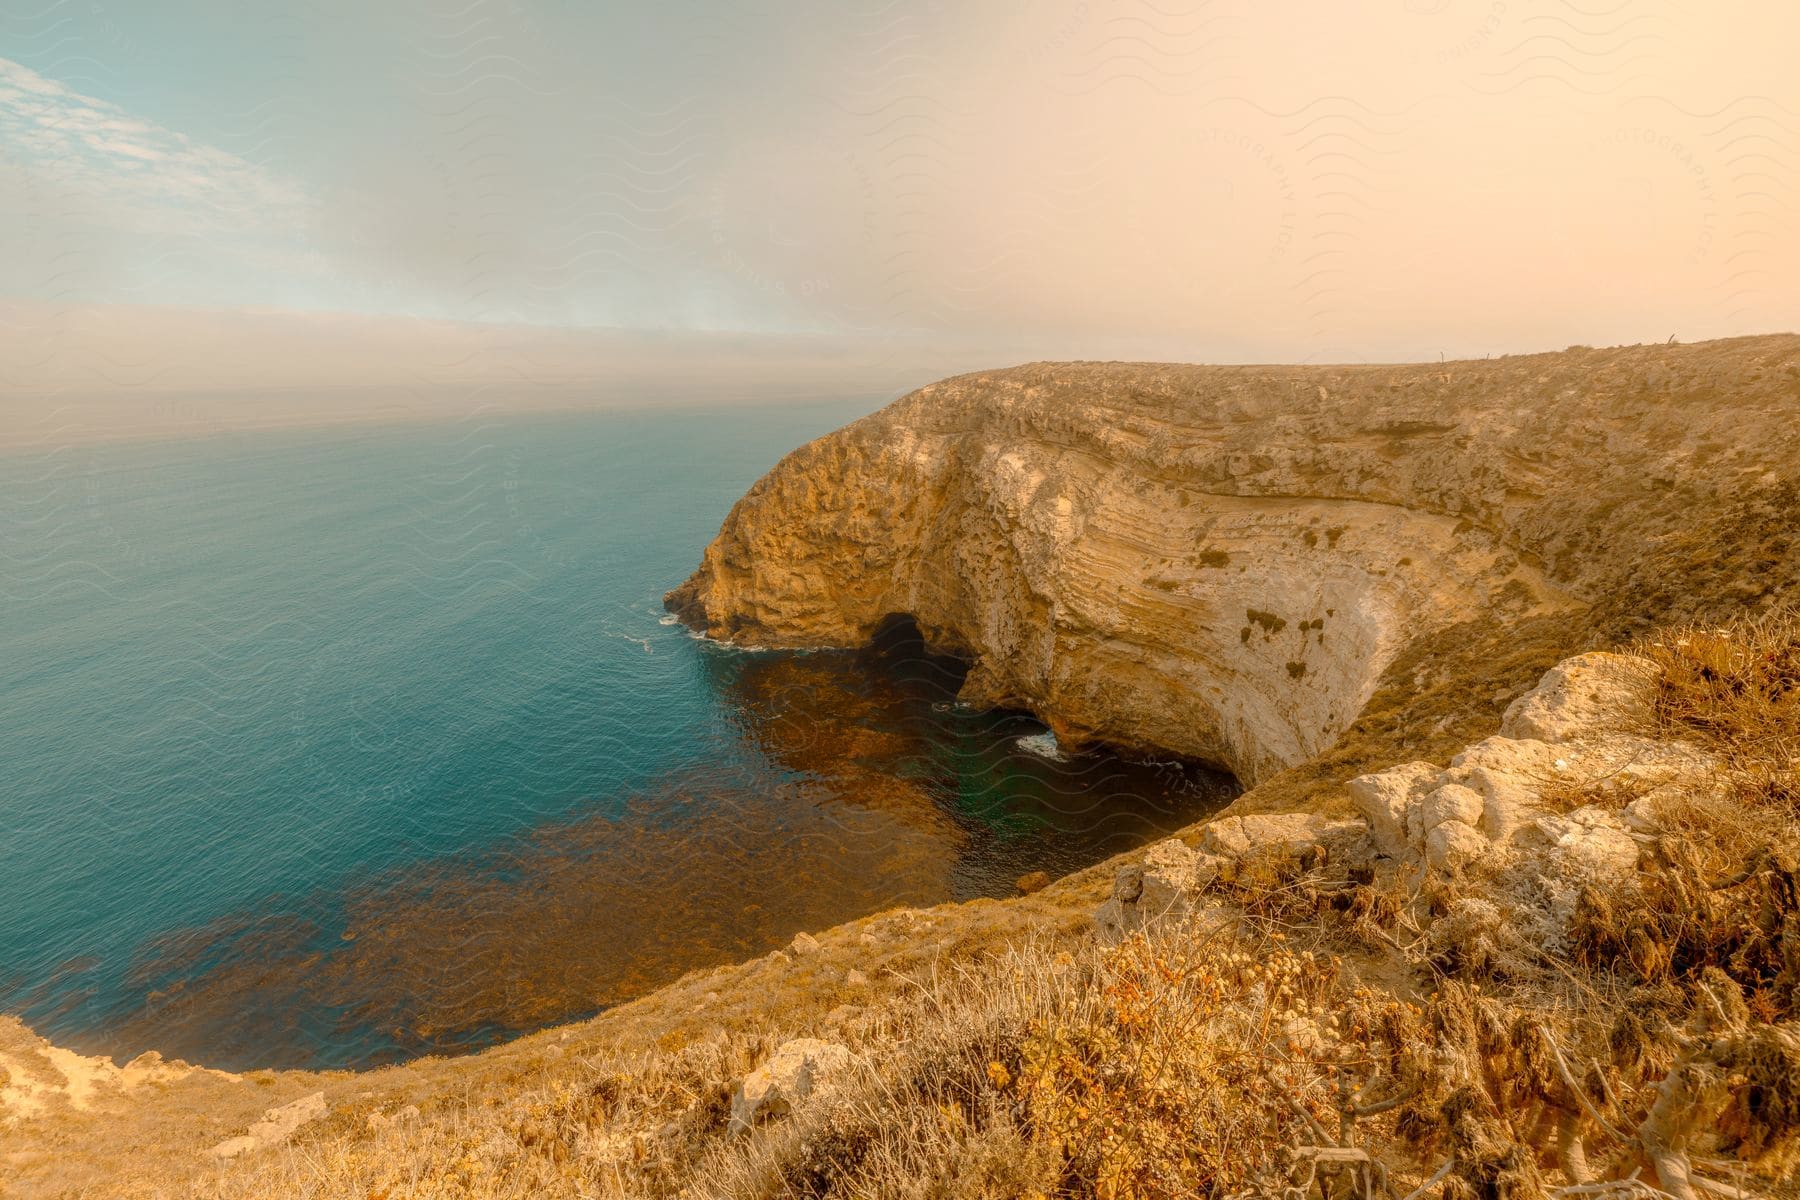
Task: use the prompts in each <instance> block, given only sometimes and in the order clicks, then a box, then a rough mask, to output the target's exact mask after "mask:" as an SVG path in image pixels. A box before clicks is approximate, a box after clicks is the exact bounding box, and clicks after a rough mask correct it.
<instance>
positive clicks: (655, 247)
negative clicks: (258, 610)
mask: <svg viewBox="0 0 1800 1200" xmlns="http://www.w3.org/2000/svg"><path fill="white" fill-rule="evenodd" d="M3 7H4V9H5V10H6V11H5V12H4V13H0V299H4V300H9V301H12V302H14V303H13V304H12V305H11V306H10V307H9V308H8V309H7V310H6V311H7V312H8V313H10V316H9V317H8V318H7V323H6V324H5V325H4V326H0V328H3V329H5V330H7V332H6V334H5V336H6V337H7V338H8V340H10V341H12V342H13V348H12V351H11V352H10V353H8V354H7V355H5V356H4V357H0V374H4V373H5V372H7V371H11V372H12V373H13V376H14V378H13V382H14V383H15V384H17V383H18V382H19V381H20V380H22V379H23V380H26V381H27V382H29V381H30V380H32V379H37V378H38V377H39V376H40V375H41V376H43V377H44V378H46V379H47V378H50V377H51V375H54V373H55V370H58V369H61V370H65V373H66V370H67V369H73V368H72V367H71V364H74V363H78V362H80V361H81V349H82V345H83V343H82V342H81V339H80V337H79V336H77V334H76V333H73V332H71V330H72V329H74V327H75V326H74V324H72V322H73V321H74V320H75V319H74V318H72V317H71V316H70V314H71V313H82V314H87V315H84V316H83V317H82V318H81V319H82V320H88V321H89V323H90V324H91V320H90V317H91V310H92V309H93V307H94V306H142V305H153V306H164V307H173V308H178V309H182V310H194V309H202V310H205V309H240V308H257V309H292V310H303V311H310V312H326V313H344V314H366V315H369V316H398V317H415V318H417V317H424V318H435V319H443V320H450V321H457V322H479V323H526V324H538V325H553V326H613V327H624V328H630V329H650V330H659V331H736V332H754V333H763V332H768V333H780V334H808V335H821V334H822V335H829V336H831V337H841V338H845V339H850V340H854V341H858V342H865V343H866V342H869V341H871V340H872V341H874V342H877V343H881V344H886V345H895V346H900V347H902V348H904V349H903V353H904V354H912V353H914V351H915V350H916V348H918V347H921V346H928V345H931V346H935V345H949V346H952V347H954V352H953V353H951V354H950V355H949V357H951V358H954V357H956V356H957V355H961V356H963V357H967V356H969V355H971V354H973V355H975V356H976V357H980V356H981V355H982V354H983V353H986V354H988V355H989V356H990V357H991V360H992V361H994V362H1005V361H1011V360H1016V359H1018V358H1021V357H1031V356H1054V357H1112V356H1116V355H1119V354H1131V353H1142V354H1154V355H1156V356H1159V357H1179V358H1192V359H1213V360H1239V361H1242V360H1271V359H1274V360H1292V361H1321V360H1343V361H1366V360H1373V359H1393V358H1424V357H1429V358H1436V357H1437V356H1438V355H1439V354H1440V353H1446V354H1449V355H1450V356H1452V357H1454V356H1457V355H1469V354H1473V355H1480V354H1484V353H1490V352H1501V351H1512V350H1533V349H1546V348H1560V347H1562V346H1564V345H1567V344H1570V343H1574V342H1585V343H1593V344H1607V343H1615V342H1635V341H1648V340H1655V341H1661V340H1663V339H1665V338H1667V337H1669V336H1670V335H1675V336H1677V337H1678V338H1681V339H1682V340H1696V339H1699V338H1703V337H1712V336H1720V335H1726V334H1736V333H1752V332H1766V331H1770V330H1774V329H1791V328H1794V327H1795V326H1796V325H1797V324H1800V320H1797V319H1796V317H1797V314H1800V71H1797V70H1796V69H1795V62H1794V55H1795V50H1796V47H1800V5H1794V4H1792V3H1788V2H1786V0H1760V2H1755V3H1749V2H1744V0H1736V2H1733V0H1725V2H1722V3H1707V4H1700V3H1694V2H1692V0H1687V2H1685V3H1675V2H1673V0H1583V3H1582V4H1580V5H1577V4H1573V3H1562V2H1557V0H1537V2H1530V0H1360V2H1355V3H1346V2H1344V0H1306V2H1291V0H1290V2H1282V0H1218V2H1213V3H1193V2H1191V0H1030V2H1025V0H955V2H951V0H867V2H859V0H830V2H823V0H822V2H816V3H815V2H805V0H789V2H781V3H775V2H760V3H759V2H739V3H726V2H724V0H688V2H685V3H684V2H681V0H639V2H634V3H630V4H624V3H604V2H601V3H575V2H574V0H566V2H562V3H546V2H537V3H533V2H531V0H442V2H438V3H420V2H413V0H391V2H387V0H341V2H340V0H309V2H308V3H306V4H304V5H280V4H263V3H257V4H241V3H196V2H192V0H189V2H179V0H176V2H169V0H163V2H159V3H155V4H149V3H144V2H143V0H80V2H79V3H76V2H72V0H62V2H58V0H13V2H11V3H4V4H3ZM108 311H110V309H109V310H108ZM114 319H118V318H114ZM195 319H196V320H210V319H212V318H210V317H196V318H195ZM127 320H128V318H127ZM86 327H87V326H82V328H86ZM26 342H30V343H33V345H34V346H35V347H48V349H42V351H41V352H39V350H38V349H33V350H29V351H22V350H21V345H22V344H23V343H26ZM34 371H35V372H38V375H33V374H32V372H34ZM46 372H49V374H45V373H46ZM177 374H178V373H177ZM4 383H5V380H3V379H0V386H4Z"/></svg>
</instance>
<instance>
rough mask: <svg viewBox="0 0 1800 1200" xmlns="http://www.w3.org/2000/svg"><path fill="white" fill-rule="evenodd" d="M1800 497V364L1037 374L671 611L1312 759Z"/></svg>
mask: <svg viewBox="0 0 1800 1200" xmlns="http://www.w3.org/2000/svg"><path fill="white" fill-rule="evenodd" d="M1797 473H1800V338H1797V337H1793V336H1776V337H1766V338H1748V339H1736V340H1733V341H1727V342H1713V343H1704V344H1700V345H1694V346H1651V347H1633V348H1626V349H1619V350H1606V351H1593V350H1580V349H1578V350H1571V351H1565V352H1563V353H1560V354H1548V355H1534V356H1524V357H1509V358H1503V359H1495V360H1482V361H1479V362H1456V363H1444V364H1430V365H1412V366H1354V367H1200V366H1171V365H1155V364H1117V363H1071V364H1032V365H1029V366H1023V367H1017V368H1013V369H1010V370H1004V371H994V372H988V373H983V374H976V375H966V376H961V377H958V378H955V379H949V380H945V381H943V382H941V383H936V384H933V385H931V386H929V387H926V388H923V389H921V390H919V391H917V392H915V393H913V394H911V395H909V396H907V397H905V398H903V399H901V400H899V401H897V402H895V403H894V404H892V405H890V406H889V407H887V408H886V409H883V410H882V411H881V412H878V413H876V414H874V415H872V416H870V417H867V418H865V419H863V420H861V421H858V422H856V423H855V424H852V425H850V426H848V427H846V428H844V429H842V430H839V431H838V432H836V433H833V434H831V435H829V436H827V437H824V438H821V439H819V440H818V441H816V442H813V443H812V444H810V445H807V446H804V447H802V448H801V449H799V450H797V451H795V452H794V453H792V454H790V455H789V456H788V457H787V458H786V459H784V460H783V461H782V462H781V463H780V464H779V465H777V466H776V468H775V469H774V470H772V471H771V472H770V473H769V474H768V475H767V476H765V477H764V478H763V479H762V480H760V481H759V482H758V483H757V484H756V485H755V486H754V487H752V488H751V490H750V491H749V493H748V494H747V495H745V496H744V498H743V499H742V500H740V501H739V502H738V504H737V505H736V507H734V508H733V509H732V511H731V514H730V515H729V517H728V518H727V519H726V521H725V524H724V527H723V529H722V530H721V531H720V533H719V536H718V537H717V539H715V540H714V542H713V543H712V544H711V545H710V546H709V547H708V548H707V550H706V553H705V557H704V560H703V561H702V563H701V565H700V568H699V569H698V570H697V571H696V572H695V573H694V575H693V576H692V577H691V578H690V579H689V580H688V581H687V582H686V583H684V584H683V585H682V586H681V587H679V588H677V589H676V590H674V591H673V592H671V593H670V594H669V596H668V598H667V602H668V605H669V607H670V609H671V610H672V611H674V612H676V613H678V614H679V615H680V616H681V617H682V618H683V619H684V620H686V621H687V622H688V623H689V624H691V625H692V626H694V627H696V628H698V629H700V630H703V631H704V632H706V633H707V634H709V635H711V636H714V637H718V638H722V639H726V640H730V641H734V642H739V643H743V644H753V645H763V646H853V645H858V644H861V643H863V642H865V641H866V640H867V639H868V638H869V637H870V636H871V635H872V634H873V633H874V632H875V631H876V630H877V629H878V628H879V627H880V626H881V624H882V623H883V621H884V620H886V619H888V618H889V617H891V616H893V615H895V614H906V615H909V616H911V617H912V618H914V619H915V620H916V621H917V622H918V624H919V627H920V628H921V629H922V630H923V632H924V633H925V635H926V638H927V640H928V641H929V642H931V643H932V644H933V645H934V646H935V647H937V648H940V649H945V650H950V651H954V652H957V653H961V654H963V655H966V656H967V657H969V658H970V659H971V660H972V661H973V664H974V665H973V670H972V671H971V673H970V676H969V679H968V682H967V684H966V686H965V697H966V698H967V699H970V700H972V701H974V702H978V703H990V704H1004V705H1012V706H1019V707H1024V708H1028V709H1030V710H1033V711H1035V712H1037V713H1038V714H1039V715H1040V716H1042V717H1043V718H1044V719H1046V720H1047V721H1048V722H1049V723H1050V724H1051V725H1052V726H1053V727H1054V728H1056V729H1057V731H1058V733H1059V736H1063V737H1065V738H1069V739H1074V740H1081V739H1103V740H1106V741H1109V742H1113V743H1117V744H1121V745H1125V746H1137V747H1155V748H1160V749H1166V750H1172V751H1175V752H1178V753H1181V754H1186V755H1191V756H1194V757H1198V758H1204V759H1208V760H1211V761H1214V762H1218V763H1222V764H1224V765H1226V766H1228V767H1230V768H1231V769H1232V770H1234V771H1236V772H1237V773H1238V775H1239V776H1240V778H1242V779H1244V780H1245V781H1246V782H1247V783H1253V782H1255V781H1257V780H1259V779H1261V778H1264V777H1266V776H1267V775H1269V774H1270V773H1272V772H1274V771H1275V770H1278V769H1280V768H1281V767H1283V766H1286V765H1290V764H1293V763H1296V762H1299V761H1302V760H1304V759H1307V758H1309V757H1311V756H1312V755H1314V754H1316V753H1318V752H1319V751H1320V750H1321V749H1323V748H1324V747H1325V746H1327V745H1329V744H1330V743H1331V742H1332V741H1333V740H1334V739H1335V738H1336V737H1337V735H1338V734H1339V733H1340V732H1341V731H1342V730H1343V729H1344V728H1345V727H1346V726H1347V725H1348V724H1349V723H1350V722H1351V721H1352V720H1353V719H1354V718H1355V717H1356V715H1357V713H1358V712H1359V710H1360V709H1361V708H1362V706H1363V705H1364V704H1365V702H1366V701H1367V700H1368V698H1369V696H1370V695H1371V693H1372V692H1373V690H1374V688H1375V687H1376V684H1377V681H1378V680H1379V679H1380V678H1381V676H1382V673H1383V671H1384V670H1385V669H1386V668H1387V667H1388V666H1389V664H1390V663H1392V662H1393V660H1394V659H1395V657H1396V655H1398V654H1400V653H1401V652H1402V651H1403V650H1404V649H1405V648H1406V646H1407V645H1408V644H1409V643H1411V642H1412V641H1413V640H1414V639H1417V638H1420V637H1422V636H1424V635H1426V634H1436V633H1441V632H1442V631H1444V630H1445V629H1446V628H1447V627H1449V626H1452V625H1454V624H1456V623H1457V622H1461V621H1464V620H1469V619H1471V618H1474V617H1477V616H1493V615H1495V614H1498V615H1499V616H1501V617H1502V618H1513V617H1517V618H1524V617H1526V616H1534V615H1542V614H1544V613H1546V612H1554V611H1556V610H1558V609H1568V610H1569V611H1571V612H1575V611H1578V610H1579V609H1580V608H1581V607H1582V606H1584V605H1585V604H1587V603H1590V602H1592V601H1594V600H1596V599H1599V598H1601V597H1602V596H1603V595H1604V593H1605V592H1606V590H1607V589H1608V588H1609V587H1622V586H1626V585H1627V581H1629V580H1631V579H1632V575H1631V569H1632V565H1633V563H1634V562H1636V561H1637V560H1638V559H1639V558H1640V557H1641V556H1640V554H1639V553H1638V551H1640V550H1641V549H1642V547H1643V546H1644V545H1646V544H1648V543H1649V542H1651V541H1654V540H1655V539H1657V538H1660V537H1664V536H1665V535H1667V534H1668V532H1669V531H1671V530H1675V529H1691V528H1693V527H1694V526H1695V524H1696V522H1697V521H1703V520H1704V519H1705V514H1708V513H1718V512H1722V511H1723V510H1724V508H1725V507H1726V506H1727V505H1728V504H1729V503H1730V502H1731V500H1732V498H1733V497H1734V496H1736V495H1740V494H1742V493H1743V491H1744V490H1745V489H1746V488H1761V489H1764V490H1766V489H1769V488H1771V487H1791V485H1792V482H1793V480H1794V479H1795V478H1796V475H1797Z"/></svg>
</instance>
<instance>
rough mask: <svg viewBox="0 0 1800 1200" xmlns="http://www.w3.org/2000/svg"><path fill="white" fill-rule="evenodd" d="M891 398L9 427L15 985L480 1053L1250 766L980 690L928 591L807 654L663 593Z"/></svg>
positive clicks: (91, 1045)
mask: <svg viewBox="0 0 1800 1200" xmlns="http://www.w3.org/2000/svg"><path fill="white" fill-rule="evenodd" d="M875 406H876V402H875V401H871V400H864V401H860V402H855V403H835V402H834V403H824V402H808V403H804V404H792V405H785V406H784V405H760V406H754V407H749V406H720V407H718V408H711V409H709V408H705V407H697V406H690V407H683V408H679V409H667V408H646V409H643V410H630V409H619V410H609V411H605V412H586V413H562V414H548V415H531V416H520V415H507V416H500V415H488V416H481V417H472V418H466V419H456V420H444V421H440V422H437V423H418V424H393V425H385V426H338V427H334V428H326V429H315V430H290V431H260V432H223V431H221V432H213V433H210V434H204V435H194V436H191V437H187V438H184V439H177V440H159V441H136V442H116V443H90V444H79V445H69V446H55V447H45V448H35V449H25V450H13V451H8V452H6V453H4V454H0V1013H5V1014H12V1015H16V1016H18V1017H20V1018H21V1019H23V1020H24V1021H25V1022H26V1023H27V1024H28V1025H29V1026H30V1027H31V1028H32V1029H33V1030H35V1031H36V1032H38V1033H39V1034H42V1035H43V1036H45V1037H48V1038H50V1039H51V1040H52V1041H54V1042H56V1043H58V1044H59V1045H63V1046H66V1047H69V1048H72V1049H75V1050H78V1051H81V1052H83V1053H89V1054H105V1055H109V1056H112V1057H114V1058H115V1059H117V1060H119V1061H121V1062H122V1061H125V1060H127V1059H129V1058H131V1057H133V1056H135V1055H137V1054H139V1053H141V1052H143V1051H145V1050H151V1049H154V1050H157V1051H159V1052H161V1053H162V1054H163V1055H164V1056H165V1057H172V1058H173V1057H179V1058H183V1059H187V1060H188V1061H191V1062H198V1063H203V1064H206V1065H208V1066H215V1067H220V1068H224V1069H231V1070H246V1069H253V1068H263V1067H272V1068H286V1067H312V1068H337V1067H348V1068H361V1067H368V1066H374V1065H378V1064H383V1063H390V1062H396V1061H403V1060H406V1059H409V1058H412V1057H416V1056H419V1055H423V1054H450V1053H457V1052H464V1051H469V1050H473V1049H478V1048H480V1047H483V1046H487V1045H491V1044H494V1043H495V1042H498V1041H501V1040H504V1039H506V1038H509V1037H513V1036H517V1035H519V1034H521V1033H524V1032H528V1031H531V1030H534V1029H539V1028H543V1027H545V1026H548V1025H552V1024H556V1023H559V1022H565V1021H569V1020H574V1019H578V1018H581V1017H585V1016H588V1015H591V1014H594V1013H597V1012H600V1011H602V1010H604V1009H605V1008H607V1007H608V1006H610V1005H614V1004H618V1003H620V1002H622V1001H624V1000H628V999H630V998H632V997H633V996H636V995H640V994H642V993H643V992H645V991H648V990H650V989H653V988H655V987H657V986H659V985H661V984H663V983H666V982H669V981H671V980H673V979H675V978H677V977H679V976H680V975H681V974H683V973H684V972H686V971H689V970H692V969H696V968H702V967H708V966H713V965H717V964H721V963H728V962H734V961H739V960H742V959H745V958H748V957H752V956H755V955H758V954H762V953H766V952H767V951H769V950H770V949H773V948H775V947H778V946H781V945H783V944H785V943H786V942H787V941H789V940H790V939H791V938H792V937H793V936H794V934H795V933H797V932H799V931H801V930H813V931H816V930H819V929H822V928H825V927H827V926H830V925H833V924H837V923H840V922H843V921H846V920H850V919H853V918H855V917H858V916H861V915H865V914H868V913H872V912H876V911H880V910H883V909H887V908H891V907H894V906H900V905H908V906H918V905H928V904H936V903H941V902H945V901H951V900H969V899H973V898H976V897H982V896H994V897H999V896H1006V895H1011V894H1013V893H1014V892H1015V889H1016V883H1017V880H1018V878H1019V877H1020V876H1021V875H1023V874H1025V873H1027V872H1032V871H1039V870H1043V871H1048V872H1050V873H1051V874H1052V875H1055V874H1060V873H1064V872H1067V871H1070V870H1074V869H1077V868H1080V867H1082V866H1085V865H1088V864H1091V863H1094V862H1097V861H1100V860H1102V859H1104V858H1106V857H1108V856H1110V855H1113V854H1115V853H1118V852H1120V851H1124V850H1127V849H1130V848H1131V847H1133V846H1136V845H1140V844H1142V843H1144V842H1145V841H1147V840H1149V839H1153V838H1155V837H1157V836H1158V835H1159V834H1161V833H1163V832H1165V831H1168V830H1172V829H1174V828H1177V827H1179V826H1181V825H1184V824H1187V823H1189V822H1191V821H1193V820H1195V819H1197V818H1198V817H1200V816H1203V815H1205V814H1206V813H1208V812H1211V811H1214V810H1216V809H1217V808H1218V807H1220V806H1221V805H1223V804H1224V803H1225V802H1227V801H1228V800H1229V799H1230V797H1231V796H1232V795H1234V794H1235V792H1236V790H1237V789H1236V784H1235V783H1234V782H1233V781H1232V780H1231V779H1230V777H1229V776H1226V775H1223V774H1220V773H1217V772H1214V771H1210V770H1208V769H1205V768H1203V767H1200V766H1197V765H1195V764H1191V763H1183V762H1177V761H1155V760H1139V759H1132V758H1128V757H1123V756H1121V755H1118V754H1114V753H1111V752H1108V751H1090V752H1082V753H1075V752H1071V751H1068V750H1066V749H1065V748H1062V747H1059V746H1058V745H1057V744H1056V741H1055V739H1054V737H1052V736H1051V735H1050V734H1049V733H1048V732H1047V731H1046V730H1045V729H1044V727H1043V726H1042V725H1041V724H1039V723H1038V722H1037V721H1035V720H1033V719H1032V718H1031V717H1029V716H1027V715H1025V714H1022V713H1015V712H993V711H978V710H975V709H972V708H969V707H967V706H964V705H961V704H959V703H958V702H957V700H956V694H957V688H958V686H959V684H960V682H961V679H962V676H963V672H964V669H965V668H964V664H962V663H960V662H957V661H955V660H952V659H946V658H941V657H935V656H933V655H930V654H928V653H926V652H925V649H924V647H923V646H922V645H921V644H920V643H919V641H918V639H917V636H916V633H913V632H911V631H909V630H907V629H905V628H904V627H901V628H898V629H895V630H893V631H890V632H889V633H887V634H884V635H883V637H881V638H880V639H878V640H877V643H876V644H872V645H871V646H868V647H864V648H862V649H859V650H846V651H814V652H807V653H795V652H782V651H766V650H754V649H740V648H734V647H730V646H725V645H720V644H717V643H714V642H710V641H708V640H706V639H703V638H699V637H696V636H694V635H693V634H691V633H690V632H689V631H688V630H687V629H686V628H684V627H682V626H680V625H678V624H675V623H674V622H673V621H672V620H671V619H670V618H669V617H668V616H667V615H666V614H665V613H664V611H663V608H662V603H661V598H662V595H663V593H664V592H665V591H666V590H667V589H669V588H671V587H673V586H675V585H676V584H678V583H680V582H681V581H682V579H684V578H685V577H686V576H687V574H688V573H689V572H690V571H691V570H692V569H693V567H694V566H695V565H696V564H697V562H698V561H699V557H700V553H701V551H702V549H703V548H704V546H705V545H706V543H707V541H708V540H709V539H710V538H711V537H712V536H713V534H714V533H716V531H717V530H718V527H719V524H720V522H721V520H722V519H723V518H724V516H725V514H726V512H727V511H728V510H729V508H730V506H731V504H732V503H733V501H735V500H736V499H737V497H738V496H739V495H741V494H742V492H743V491H744V490H745V489H746V488H747V487H748V486H749V485H750V484H751V483H752V482H753V481H754V480H755V479H756V478H757V477H758V476H759V475H761V474H762V473H763V472H764V471H766V470H767V469H769V468H770V467H771V466H772V465H774V463H775V462H776V461H777V460H778V459H779V458H780V457H781V456H782V455H783V454H785V453H786V452H787V451H788V450H790V449H792V448H794V447H795V446H798V445H800V444H802V443H803V442H805V441H807V440H809V439H811V438H813V437H816V436H818V435H820V434H823V433H825V432H827V431H829V430H831V429H833V428H835V427H837V426H839V425H842V424H844V423H846V422H847V421H849V420H851V419H853V418H855V417H856V416H859V415H861V414H862V413H863V412H866V411H868V410H870V409H871V408H873V407H875Z"/></svg>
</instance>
